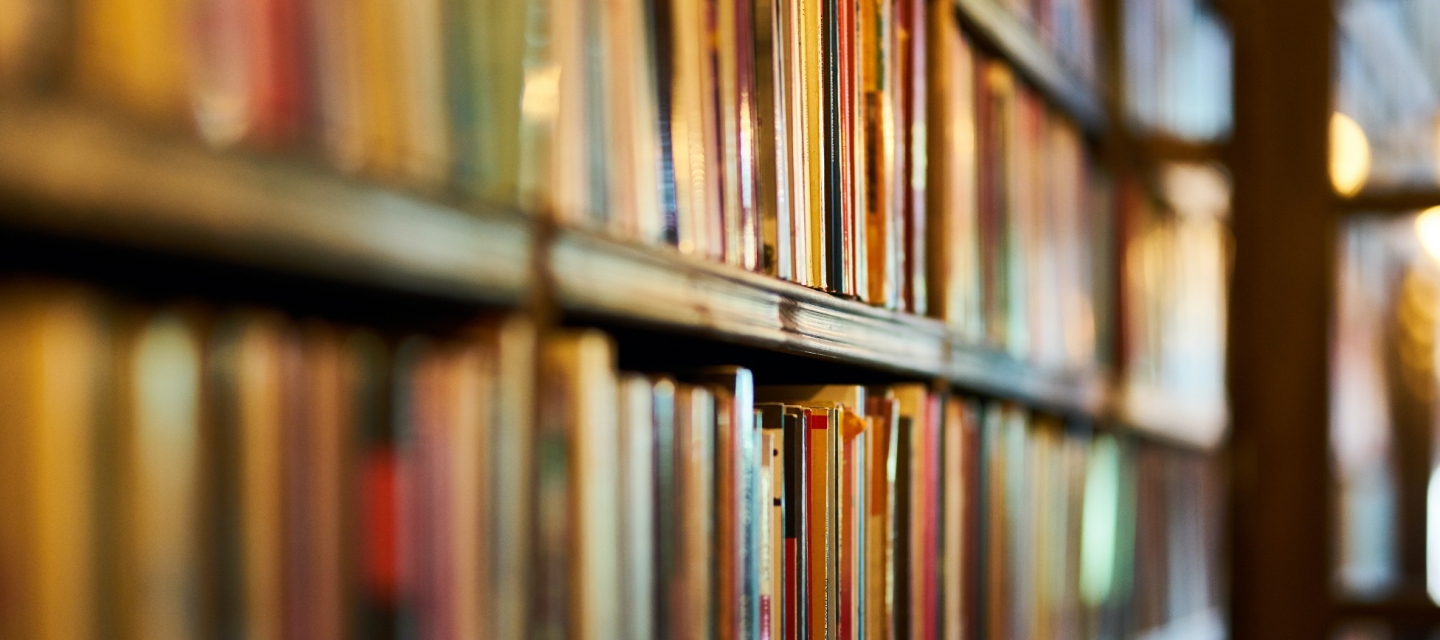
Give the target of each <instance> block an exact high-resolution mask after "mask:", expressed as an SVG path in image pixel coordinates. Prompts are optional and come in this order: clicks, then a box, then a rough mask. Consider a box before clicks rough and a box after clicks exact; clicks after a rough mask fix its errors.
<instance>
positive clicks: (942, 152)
mask: <svg viewBox="0 0 1440 640" xmlns="http://www.w3.org/2000/svg"><path fill="white" fill-rule="evenodd" d="M1006 4H1007V6H1010V5H1013V6H1012V7H1011V8H1013V9H1016V10H1019V11H1022V12H1023V13H1025V14H1026V15H1029V16H1031V17H1030V18H1029V20H1033V22H1034V24H1035V25H1036V28H1037V29H1039V31H1040V33H1042V34H1045V35H1044V39H1045V40H1046V41H1048V42H1051V43H1052V44H1053V45H1054V47H1055V49H1056V51H1057V52H1058V53H1057V55H1059V56H1061V57H1062V58H1063V59H1064V60H1067V61H1072V62H1075V63H1076V64H1078V65H1080V66H1081V67H1082V68H1090V67H1092V66H1093V54H1092V53H1091V51H1092V50H1093V49H1094V46H1095V45H1094V36H1093V35H1092V32H1093V31H1094V27H1093V24H1094V22H1095V19H1094V16H1093V15H1092V14H1093V11H1094V10H1093V8H1092V6H1091V4H1092V3H1091V2H1089V1H1088V0H1055V1H1053V2H1034V3H1031V2H1008V3H1006ZM7 20H9V21H10V22H9V23H7V24H9V26H8V27H6V28H3V29H0V52H3V54H0V78H3V82H4V83H5V84H6V86H7V87H9V88H11V89H16V88H17V87H18V88H19V89H18V91H19V92H21V93H26V94H34V93H37V92H38V93H40V94H45V95H50V96H55V95H59V96H63V97H64V98H65V99H72V98H73V99H76V100H79V101H82V102H89V103H92V104H95V105H99V106H100V108H102V109H107V110H114V111H118V112H123V113H128V114H130V116H132V117H134V118H137V119H139V120H148V121H149V122H151V123H152V126H155V127H157V128H166V127H168V128H170V129H171V130H172V131H182V132H193V134H194V135H196V136H198V137H199V138H201V139H203V140H205V141H206V142H208V143H209V144H211V145H213V146H216V147H221V148H229V147H241V148H249V149H252V150H262V151H263V150H268V151H271V152H275V153H283V154H287V155H291V156H309V157H312V158H315V159H316V160H319V161H323V162H328V163H329V164H332V165H333V166H334V167H336V168H338V169H339V170H341V171H343V172H347V173H351V174H354V175H357V176H361V177H363V178H365V179H370V180H376V181H380V182H382V183H385V184H392V185H394V186H396V187H397V188H402V189H409V190H415V191H418V192H421V193H424V194H429V195H433V196H435V197H441V198H444V199H446V200H447V201H453V200H456V199H459V200H462V201H463V200H469V201H473V202H489V203H500V204H503V205H513V206H517V207H519V208H521V209H522V210H527V211H533V212H550V213H551V214H553V215H554V217H555V218H556V219H558V220H559V221H561V222H562V223H563V224H567V225H574V226H579V227H588V228H593V229H596V230H600V231H602V232H605V233H608V234H611V235H614V236H618V237H621V238H625V239H629V240H633V241H637V242H641V243H648V244H656V245H670V246H673V247H675V248H676V249H677V250H678V251H680V252H684V253H688V254H693V255H696V256H701V257H704V258H707V259H712V260H715V261H721V262H725V263H728V264H732V265H735V266H737V267H739V268H743V269H747V270H753V271H759V272H764V273H768V274H771V275H774V276H776V277H779V278H783V279H786V280H791V281H794V282H798V283H801V284H804V285H806V286H809V287H813V288H816V289H820V290H824V291H829V292H833V293H835V294H838V295H842V296H846V297H851V298H855V299H859V300H862V301H865V302H868V303H870V304H874V305H879V306H884V307H886V308H890V309H896V310H904V311H908V312H911V313H914V314H917V315H929V316H934V317H938V318H942V319H944V320H946V321H947V322H950V323H953V324H954V325H956V326H957V327H958V328H959V329H960V331H959V333H960V335H962V336H963V337H964V339H965V340H967V341H971V342H973V343H975V344H977V345H987V346H991V347H995V348H1000V349H1005V350H1008V351H1010V352H1012V353H1013V354H1015V355H1017V356H1019V357H1021V358H1025V359H1031V360H1033V361H1036V362H1041V363H1044V364H1047V365H1062V366H1067V367H1074V368H1088V367H1090V366H1093V364H1094V362H1095V361H1096V360H1097V351H1101V352H1104V351H1105V348H1104V347H1105V345H1106V344H1108V338H1104V339H1098V340H1097V337H1096V333H1097V331H1101V332H1104V331H1108V330H1109V329H1108V328H1106V327H1099V328H1098V329H1097V323H1096V319H1095V312H1094V309H1096V308H1097V307H1104V306H1106V305H1107V304H1108V302H1107V300H1110V299H1112V298H1113V294H1112V293H1111V289H1112V288H1113V280H1114V278H1113V277H1112V276H1111V273H1112V272H1113V269H1114V261H1113V257H1114V255H1115V254H1114V251H1113V250H1111V249H1110V246H1111V244H1113V242H1114V233H1113V228H1114V227H1113V221H1112V220H1113V217H1114V216H1113V212H1112V209H1113V206H1114V205H1113V203H1114V198H1113V197H1112V196H1111V194H1110V186H1109V180H1108V178H1107V177H1106V175H1105V173H1104V172H1103V171H1102V170H1100V169H1099V168H1098V166H1097V164H1096V162H1095V161H1094V158H1093V155H1094V154H1093V153H1092V149H1091V148H1090V144H1089V143H1088V142H1087V140H1086V139H1085V136H1084V134H1083V132H1082V131H1081V130H1080V129H1079V128H1078V127H1077V126H1076V125H1075V124H1074V123H1073V122H1072V121H1071V120H1070V119H1069V118H1067V116H1065V115H1064V114H1063V113H1062V112H1060V111H1058V110H1056V109H1054V108H1052V107H1051V106H1050V105H1048V104H1047V103H1046V102H1045V101H1044V100H1043V99H1042V98H1041V97H1040V94H1039V93H1037V92H1036V91H1034V90H1033V89H1032V88H1031V87H1029V86H1028V85H1027V84H1026V83H1025V82H1023V81H1021V80H1020V79H1019V76H1017V75H1016V73H1015V72H1014V71H1013V70H1011V69H1010V68H1008V67H1007V65H1006V63H1004V62H1001V61H1000V59H999V58H998V57H994V56H993V55H992V54H989V53H982V52H980V51H978V50H976V48H975V47H974V46H972V43H971V42H970V41H969V39H968V37H967V36H966V35H964V34H962V33H961V29H960V25H959V21H958V20H957V19H956V15H955V8H954V5H952V4H951V3H950V2H943V1H940V0H626V1H622V2H606V3H601V2H598V1H583V2H559V1H558V0H531V1H529V2H508V1H497V0H415V1H409V0H407V1H403V2H402V1H399V0H377V1H374V2H362V3H347V2H337V1H334V0H309V1H307V2H279V1H276V0H198V1H193V2H178V1H173V0H164V1H156V0H65V1H59V2H52V1H44V2H42V1H39V0H27V1H23V2H20V3H18V4H17V8H16V9H15V10H14V11H7ZM1098 359H1100V360H1106V359H1108V353H1102V354H1101V355H1100V356H1098Z"/></svg>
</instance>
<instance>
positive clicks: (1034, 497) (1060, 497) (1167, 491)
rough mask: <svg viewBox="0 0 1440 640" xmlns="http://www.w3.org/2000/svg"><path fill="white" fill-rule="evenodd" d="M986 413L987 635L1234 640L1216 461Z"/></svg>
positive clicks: (987, 409)
mask: <svg viewBox="0 0 1440 640" xmlns="http://www.w3.org/2000/svg"><path fill="white" fill-rule="evenodd" d="M977 410H978V411H979V415H978V419H979V423H980V428H981V431H982V435H981V442H982V443H983V444H982V446H983V448H984V449H983V452H982V454H981V456H982V458H983V462H982V468H983V472H982V477H981V480H980V483H981V488H980V490H979V492H978V500H980V501H981V503H982V505H983V506H982V507H981V509H982V510H983V513H984V515H983V518H984V525H983V526H984V530H985V536H986V537H985V542H984V543H983V545H984V551H983V555H982V558H983V560H982V566H981V568H980V570H981V571H982V572H983V576H984V577H983V588H984V590H985V601H984V608H983V610H982V612H981V614H980V615H982V616H983V617H984V619H983V624H982V626H983V632H982V637H987V638H1006V639H1008V638H1016V639H1019V638H1056V639H1060V638H1116V637H1164V638H1169V637H1176V638H1215V637H1223V636H1224V634H1223V625H1224V620H1223V617H1222V613H1221V612H1222V611H1223V610H1224V605H1223V604H1222V603H1223V601H1224V597H1225V593H1224V590H1223V580H1224V576H1223V574H1222V573H1221V555H1220V549H1221V547H1220V535H1221V532H1222V529H1221V528H1220V522H1221V520H1220V510H1221V508H1222V504H1223V502H1222V495H1221V485H1220V484H1219V482H1220V479H1221V476H1220V475H1219V473H1218V468H1217V467H1216V465H1215V463H1214V462H1213V461H1212V460H1210V459H1207V458H1205V457H1204V456H1200V455H1195V454H1189V453H1185V452H1178V451H1173V450H1167V449H1165V448H1163V447H1156V446H1153V445H1145V444H1140V443H1136V442H1133V441H1126V440H1123V439H1120V438H1116V437H1114V436H1111V435H1107V434H1095V433H1093V432H1089V431H1087V430H1086V429H1083V428H1077V425H1065V424H1062V423H1060V422H1059V421H1056V420H1054V419H1051V418H1047V417H1044V416H1035V415H1030V414H1027V412H1026V411H1025V410H1024V409H1022V408H1019V407H1015V406H1012V405H1004V404H994V403H992V404H989V405H984V406H980V407H977ZM1157 632H1159V633H1158V635H1147V634H1156V633H1157Z"/></svg>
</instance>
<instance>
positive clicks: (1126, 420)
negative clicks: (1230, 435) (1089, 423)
mask: <svg viewBox="0 0 1440 640" xmlns="http://www.w3.org/2000/svg"><path fill="white" fill-rule="evenodd" d="M1111 400H1112V402H1113V403H1114V404H1113V405H1112V407H1111V410H1110V417H1111V419H1112V420H1114V421H1115V422H1116V423H1118V424H1120V425H1123V426H1124V427H1125V428H1127V429H1129V430H1132V431H1135V432H1137V433H1140V434H1142V435H1145V436H1147V437H1149V438H1152V439H1155V440H1160V441H1163V442H1169V443H1173V444H1178V445H1183V446H1186V447H1191V448H1196V449H1203V450H1213V449H1215V448H1217V447H1219V446H1220V444H1221V443H1222V442H1223V441H1224V440H1225V437H1226V434H1227V432H1228V428H1229V425H1230V411H1229V407H1228V406H1227V404H1226V403H1225V402H1224V401H1223V400H1222V399H1216V398H1189V397H1181V396H1177V395H1174V394H1173V393H1169V392H1167V391H1165V390H1161V389H1153V388H1144V387H1130V388H1123V389H1121V390H1119V391H1118V392H1117V393H1115V394H1113V395H1112V396H1111Z"/></svg>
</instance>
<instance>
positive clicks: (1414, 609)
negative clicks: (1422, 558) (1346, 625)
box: [1333, 592, 1440, 626]
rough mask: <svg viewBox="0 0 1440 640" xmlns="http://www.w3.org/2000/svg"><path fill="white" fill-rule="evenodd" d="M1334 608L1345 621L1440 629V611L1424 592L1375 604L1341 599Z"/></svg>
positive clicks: (1386, 599) (1377, 601)
mask: <svg viewBox="0 0 1440 640" xmlns="http://www.w3.org/2000/svg"><path fill="white" fill-rule="evenodd" d="M1333 606H1334V610H1335V615H1336V617H1337V618H1340V619H1344V620H1363V621H1367V622H1370V621H1373V622H1388V623H1392V624H1402V625H1424V626H1440V607H1437V606H1436V605H1435V603H1434V602H1432V601H1431V600H1430V599H1429V598H1427V597H1426V596H1425V595H1424V593H1423V592H1422V593H1419V594H1403V595H1399V596H1396V597H1391V598H1383V599H1379V600H1373V601H1368V600H1347V599H1340V600H1338V601H1336V602H1335V603H1334V605H1333Z"/></svg>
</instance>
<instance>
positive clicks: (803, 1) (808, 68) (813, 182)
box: [799, 0, 834, 290]
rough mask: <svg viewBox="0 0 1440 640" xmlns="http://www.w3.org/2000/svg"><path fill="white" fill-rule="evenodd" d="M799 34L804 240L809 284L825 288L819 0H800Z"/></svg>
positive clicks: (827, 244) (826, 262)
mask: <svg viewBox="0 0 1440 640" xmlns="http://www.w3.org/2000/svg"><path fill="white" fill-rule="evenodd" d="M799 4H800V24H801V29H800V34H801V35H800V37H801V43H800V48H801V54H800V55H801V78H802V83H803V84H802V89H801V96H802V98H801V100H802V102H803V104H804V120H803V122H804V125H803V128H804V132H805V134H804V135H805V142H804V145H805V148H804V153H805V161H806V167H807V169H806V171H807V174H808V177H807V181H808V182H809V184H808V187H809V203H808V205H809V207H808V211H809V219H808V224H807V230H808V233H807V236H808V237H807V240H808V241H809V242H810V248H809V254H808V256H807V258H808V260H809V268H810V282H808V283H807V284H809V285H810V286H812V287H816V288H819V289H825V290H828V289H829V288H830V287H831V286H833V284H834V283H832V282H830V279H829V273H828V270H827V269H826V268H825V265H826V264H828V263H829V261H830V260H832V259H833V257H832V256H830V255H829V254H828V251H827V250H828V248H829V242H828V241H827V235H826V228H825V181H826V177H825V152H824V145H823V139H824V133H825V132H824V129H825V126H824V118H823V116H822V114H823V112H824V89H823V86H824V85H823V83H822V77H823V74H824V69H823V67H822V65H821V57H820V53H821V47H822V43H821V34H822V33H823V28H822V24H821V21H820V6H821V0H800V3H799Z"/></svg>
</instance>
